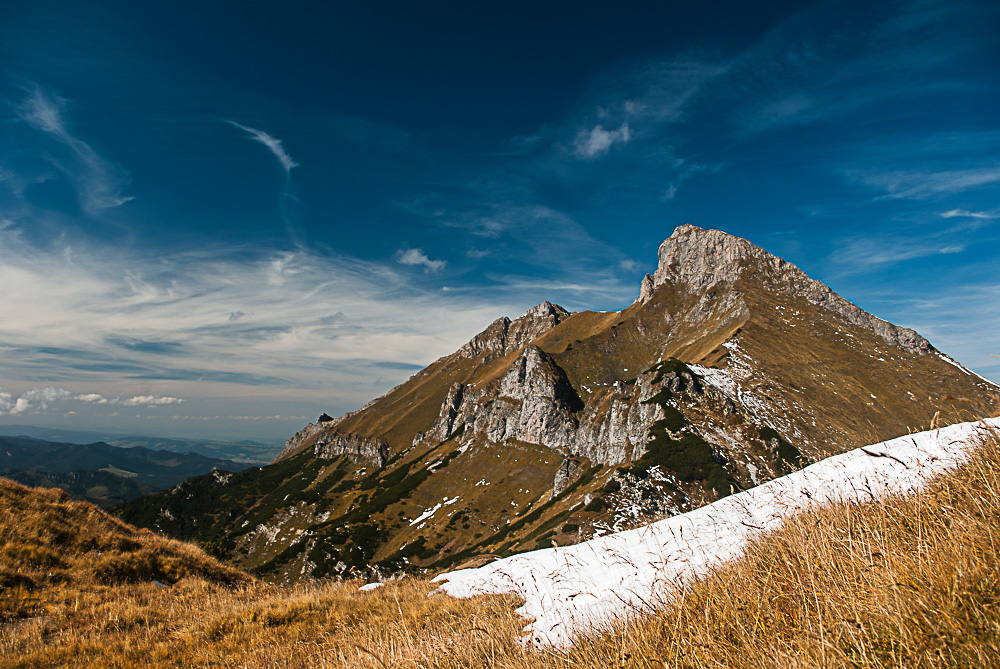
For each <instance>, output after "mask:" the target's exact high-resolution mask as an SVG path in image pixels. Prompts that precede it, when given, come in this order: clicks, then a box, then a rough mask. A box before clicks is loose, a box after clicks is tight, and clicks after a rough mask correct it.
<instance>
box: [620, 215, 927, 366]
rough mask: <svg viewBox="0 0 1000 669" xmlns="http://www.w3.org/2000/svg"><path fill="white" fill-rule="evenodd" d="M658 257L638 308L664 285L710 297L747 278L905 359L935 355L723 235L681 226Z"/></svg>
mask: <svg viewBox="0 0 1000 669" xmlns="http://www.w3.org/2000/svg"><path fill="white" fill-rule="evenodd" d="M658 256H659V265H658V267H657V269H656V272H655V273H654V274H652V275H649V274H647V275H646V277H645V278H644V279H643V281H642V285H641V287H640V292H639V298H638V300H637V302H638V303H639V304H645V303H646V302H648V301H649V300H650V299H651V298H652V296H653V293H654V292H655V291H656V290H657V289H659V288H660V287H661V286H665V285H670V286H675V287H681V286H683V287H684V288H685V289H686V292H688V293H689V294H697V295H705V294H708V293H712V292H714V287H715V286H717V285H719V284H727V285H728V287H729V288H730V289H732V288H733V284H735V283H736V282H737V281H738V280H740V279H744V278H747V277H752V278H750V280H751V281H753V282H754V283H755V284H757V285H758V286H759V287H760V288H762V289H763V292H764V293H765V294H782V295H784V296H792V297H801V298H804V299H805V300H807V301H809V302H810V303H812V304H815V305H817V306H819V307H822V308H823V309H826V310H827V311H831V312H833V313H835V314H837V315H839V316H840V317H841V318H843V319H844V320H845V321H847V322H848V323H851V324H853V325H858V326H861V327H864V328H867V329H869V330H871V331H873V332H874V333H875V334H877V335H878V336H879V337H881V338H882V339H883V340H885V342H886V343H888V344H891V345H893V346H899V347H900V348H902V349H903V350H905V351H907V352H909V353H915V354H917V355H926V354H928V353H933V352H935V350H936V349H935V348H934V347H933V346H932V345H931V343H930V342H928V341H927V340H926V339H925V338H923V337H922V336H920V335H919V334H917V333H916V332H915V331H914V330H911V329H909V328H903V327H898V326H896V325H893V324H891V323H889V322H887V321H884V320H882V319H881V318H877V317H875V316H873V315H871V314H870V313H868V312H867V311H864V310H863V309H861V308H860V307H858V306H857V305H855V304H852V303H851V302H848V301H847V300H845V299H844V298H843V297H841V296H840V295H838V294H837V293H835V292H834V291H833V290H832V289H831V288H830V287H829V286H827V285H826V284H824V283H823V282H821V281H817V280H815V279H812V278H810V277H809V276H808V275H807V274H806V273H805V272H803V271H802V270H801V269H799V268H798V267H796V266H795V265H793V264H792V263H789V262H786V261H785V260H784V259H783V258H779V257H778V256H776V255H774V254H772V253H769V252H768V251H765V250H764V249H762V248H761V247H759V246H757V245H755V244H752V243H751V242H749V241H747V240H746V239H743V238H742V237H737V236H735V235H731V234H729V233H728V232H723V231H722V230H705V229H703V228H699V227H698V226H696V225H691V224H685V225H681V226H679V227H678V228H676V229H675V230H674V232H673V234H671V235H670V237H668V238H667V239H666V240H665V241H664V242H663V243H662V244H661V245H660V249H659V252H658ZM728 292H729V297H730V298H735V297H736V296H737V295H739V291H738V290H730V291H728Z"/></svg>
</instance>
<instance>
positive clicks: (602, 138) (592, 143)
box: [573, 121, 632, 160]
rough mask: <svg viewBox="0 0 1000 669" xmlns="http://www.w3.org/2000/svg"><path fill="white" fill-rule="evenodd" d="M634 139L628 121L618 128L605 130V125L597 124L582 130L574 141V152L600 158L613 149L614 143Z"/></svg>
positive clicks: (583, 155)
mask: <svg viewBox="0 0 1000 669" xmlns="http://www.w3.org/2000/svg"><path fill="white" fill-rule="evenodd" d="M631 139H632V131H631V130H630V129H629V127H628V122H627V121H626V122H624V123H622V124H621V126H619V127H618V129H617V130H605V129H604V126H603V125H596V126H594V127H593V128H591V129H590V130H589V131H588V130H581V131H580V132H579V133H578V134H577V136H576V140H575V141H574V143H573V153H574V154H575V155H577V156H578V157H580V158H585V159H588V160H590V159H593V158H600V157H601V156H604V155H606V154H607V153H608V151H610V150H611V147H612V145H614V144H627V143H628V142H629V141H630V140H631Z"/></svg>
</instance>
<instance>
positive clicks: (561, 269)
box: [0, 0, 1000, 439]
mask: <svg viewBox="0 0 1000 669" xmlns="http://www.w3.org/2000/svg"><path fill="white" fill-rule="evenodd" d="M480 5H483V6H480ZM730 5H733V6H730ZM998 35H1000V6H998V5H997V4H996V3H995V2H991V1H982V2H962V1H949V2H883V1H880V0H875V1H867V2H818V3H808V2H803V3H779V2H772V3H690V2H685V3H679V2H656V3H652V2H650V3H640V2H624V3H616V4H615V5H610V4H607V3H600V4H598V3H592V4H588V3H579V2H577V3H568V2H565V3H564V2H560V3H496V4H493V5H487V4H486V3H457V2H455V3H440V2H437V3H435V2H432V3H419V4H418V3H402V2H396V3H393V2H382V3H376V2H366V3H346V2H344V3H332V2H322V3H321V2H313V3H286V4H285V5H282V6H280V7H279V6H278V5H275V4H274V3H260V2H228V3H222V2H211V3H197V4H195V3H185V2H177V3H135V2H111V1H108V0H94V1H93V2H88V3H71V2H66V3H60V2H49V1H48V0H32V1H31V2H19V1H18V0H13V1H8V2H5V3H3V5H2V7H0V286H2V291H0V313H2V314H3V318H2V321H0V388H2V390H0V414H2V415H0V423H34V424H45V425H56V424H58V425H72V426H77V427H102V428H106V429H115V430H118V431H134V432H144V433H147V434H163V435H177V436H195V437H228V438H259V439H277V438H285V437H287V436H290V434H291V433H292V432H294V431H295V430H296V429H297V428H298V427H300V426H301V425H302V424H304V422H305V421H306V420H311V419H313V418H314V417H315V415H317V414H318V413H320V412H321V411H328V412H330V413H334V414H336V413H340V412H343V411H346V410H350V409H354V408H357V407H358V406H360V405H361V404H363V403H364V402H366V401H367V400H369V399H371V398H372V397H374V396H376V395H379V394H381V393H382V392H384V391H386V390H388V389H389V388H390V387H392V386H393V385H395V384H397V383H399V382H401V381H403V380H405V379H406V378H407V377H408V376H409V375H410V374H412V373H413V372H414V371H416V370H417V369H419V368H421V367H423V366H425V365H426V364H428V363H429V362H431V361H433V360H434V359H436V358H437V357H439V356H441V355H445V354H447V353H449V352H451V351H453V350H454V349H456V348H457V347H458V346H459V345H461V344H462V343H463V342H464V341H466V340H467V339H468V338H469V337H471V336H472V335H473V334H475V333H476V332H478V331H479V330H481V329H482V328H483V327H485V326H486V325H487V324H488V323H489V322H491V321H492V320H493V319H495V318H497V317H498V316H500V315H510V316H512V317H513V316H517V315H519V314H521V313H523V312H524V310H526V309H527V308H528V307H530V306H532V305H534V304H537V303H538V302H540V301H542V300H546V299H547V300H552V301H555V302H558V303H560V304H562V305H563V306H565V307H567V308H569V309H574V310H575V309H587V308H589V309H619V308H622V307H624V306H627V305H628V304H629V303H630V302H631V301H632V300H633V299H634V297H635V296H636V294H637V293H638V286H639V281H640V279H641V278H642V275H643V274H644V273H645V272H648V271H652V270H653V269H654V268H655V263H656V248H657V246H658V245H659V244H660V243H661V242H662V241H663V239H664V238H666V237H667V236H669V235H670V233H671V231H672V230H673V229H674V227H676V226H677V225H680V224H682V223H694V224H695V225H699V226H701V227H706V228H720V229H722V230H726V231H728V232H731V233H733V234H736V235H740V236H743V237H746V238H748V239H750V240H751V241H753V242H755V243H757V244H758V245H761V246H763V247H764V248H767V249H768V250H770V251H772V252H774V253H776V254H778V255H781V256H782V257H784V258H786V259H788V260H789V261H791V262H794V263H795V264H797V265H799V266H800V267H801V268H803V269H804V270H805V271H806V272H808V273H809V274H810V275H811V276H813V277H815V278H818V279H821V280H823V281H825V282H826V283H828V284H829V285H830V286H832V287H833V288H834V289H835V290H837V291H838V292H840V293H841V294H842V295H844V296H845V297H847V298H848V299H850V300H852V301H854V302H855V303H857V304H859V305H861V306H862V307H864V308H865V309H868V310H869V311H871V312H873V313H875V314H876V315H878V316H881V317H883V318H886V319H888V320H890V321H892V322H895V323H898V324H901V325H906V326H910V327H913V328H915V329H917V330H918V331H919V332H921V333H922V334H924V335H925V336H927V337H928V338H929V339H931V341H932V342H933V343H934V344H935V345H936V346H938V347H939V348H940V349H942V350H943V351H945V352H947V353H949V354H951V355H953V356H954V357H956V358H957V359H959V360H960V361H962V362H963V363H965V364H966V365H968V366H969V367H971V368H972V369H974V370H976V371H978V372H980V373H982V374H984V375H985V376H987V377H989V378H992V379H994V380H1000V364H998V363H1000V360H998V359H996V358H991V357H990V356H991V355H993V356H995V355H1000V336H998V334H997V333H998V332H1000V272H998V268H1000V245H998V241H1000V222H998V221H1000V68H998V67H997V63H998V62H1000V38H998V37H997V36H998Z"/></svg>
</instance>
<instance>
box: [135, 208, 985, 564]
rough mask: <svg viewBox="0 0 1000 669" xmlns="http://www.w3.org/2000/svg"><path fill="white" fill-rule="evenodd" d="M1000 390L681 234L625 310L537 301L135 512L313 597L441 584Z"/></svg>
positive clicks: (976, 409) (795, 281)
mask: <svg viewBox="0 0 1000 669" xmlns="http://www.w3.org/2000/svg"><path fill="white" fill-rule="evenodd" d="M998 396H1000V387H998V386H997V385H996V384H994V383H992V382H990V381H988V380H986V379H984V378H982V377H980V376H978V375H977V374H975V373H973V372H971V371H970V370H968V369H966V368H964V367H963V366H961V365H960V364H958V363H957V362H955V361H954V360H952V359H951V358H949V357H948V356H946V355H944V354H943V353H941V352H939V351H938V350H936V349H935V348H934V347H933V346H932V345H931V344H930V343H929V342H928V341H927V340H926V339H924V338H923V337H921V336H920V335H919V334H917V333H916V332H914V331H913V330H909V329H907V328H902V327H897V326H895V325H892V324H891V323H888V322H886V321H884V320H881V319H879V318H877V317H875V316H872V315H871V314H869V313H867V312H865V311H863V310H862V309H860V308H859V307H857V306H856V305H854V304H851V303H850V302H848V301H847V300H845V299H844V298H842V297H841V296H839V295H838V294H836V293H835V292H833V291H832V290H831V289H830V288H829V287H827V286H826V285H824V284H822V283H820V282H819V281H815V280H813V279H811V278H809V277H808V276H806V274H805V273H804V272H802V271H801V270H799V269H798V268H797V267H795V266H794V265H792V264H790V263H787V262H786V261H784V260H782V259H781V258H778V257H776V256H774V255H771V254H770V253H768V252H766V251H764V250H763V249H761V248H759V247H757V246H754V245H753V244H751V243H750V242H748V241H746V240H744V239H740V238H737V237H734V236H732V235H728V234H726V233H724V232H721V231H718V230H702V229H700V228H697V227H695V226H690V225H686V226H682V227H680V228H678V229H677V230H675V231H674V233H673V234H672V235H671V236H670V238H669V239H667V240H666V241H665V242H664V243H663V244H662V245H661V247H660V249H659V264H658V268H657V269H656V271H655V273H653V274H647V275H646V277H645V279H643V281H642V285H641V286H640V290H639V297H638V298H637V299H636V300H635V302H634V303H633V304H631V305H630V306H628V307H627V308H625V309H623V310H621V311H615V312H593V311H583V312H578V313H570V312H568V311H566V310H565V309H563V308H561V307H559V306H557V305H554V304H550V303H548V302H543V303H542V304H540V305H538V306H537V307H534V308H533V309H531V310H529V311H528V312H527V313H526V314H525V315H524V316H522V317H520V318H518V319H515V320H510V319H508V318H500V319H498V320H497V321H495V322H494V323H493V324H491V325H490V326H489V327H488V328H486V329H485V330H484V331H483V332H481V333H480V334H479V335H477V336H476V337H474V338H473V339H472V340H471V341H469V342H468V343H467V344H466V345H464V346H463V347H462V348H460V349H459V350H458V351H456V352H455V353H453V354H451V355H449V356H446V357H444V358H441V359H440V360H437V361H436V362H434V363H432V364H431V365H430V366H428V367H427V368H425V369H424V370H422V371H420V372H418V373H416V374H415V375H414V376H412V377H411V378H410V379H409V380H408V381H406V382H405V383H403V384H401V385H400V386H397V387H396V388H394V389H393V390H391V391H390V392H389V393H387V394H386V395H384V396H382V397H380V398H377V399H375V400H373V401H372V402H370V403H369V404H368V405H366V406H364V407H362V408H361V409H360V410H358V411H355V412H351V413H348V414H345V415H343V416H341V417H339V418H336V419H334V418H331V417H330V416H326V415H324V416H322V417H321V419H320V420H319V421H317V422H316V423H314V424H310V425H308V426H306V427H305V428H304V429H303V430H301V431H300V432H299V433H298V434H296V435H295V436H294V437H293V438H292V439H290V440H289V441H288V443H287V445H286V447H285V449H284V451H282V453H281V455H280V456H279V457H278V458H277V459H276V460H275V462H274V463H272V464H271V465H269V466H267V467H264V468H262V469H252V470H246V471H244V472H240V473H237V474H234V475H233V476H231V477H227V478H223V477H218V476H201V477H198V478H194V479H191V480H189V481H185V482H184V483H183V484H181V485H180V486H179V487H177V488H175V489H174V490H173V491H171V492H170V493H160V494H157V495H153V496H151V497H145V498H141V499H137V500H133V501H132V502H129V503H126V504H124V505H122V506H121V507H120V509H119V512H120V514H121V515H122V517H123V518H125V519H126V520H128V521H129V522H132V523H135V524H138V525H142V526H146V527H150V528H155V529H158V530H161V531H163V532H166V533H168V534H170V535H172V536H176V537H179V538H185V539H196V540H199V541H202V542H212V545H214V546H217V547H220V548H221V549H222V550H223V551H225V552H227V553H228V555H229V556H230V557H231V558H232V559H234V560H236V561H238V562H239V563H240V564H241V565H243V566H245V567H250V568H253V569H255V570H257V571H258V572H260V573H267V574H271V575H272V576H273V577H274V578H281V579H287V580H297V579H302V578H309V577H319V576H325V575H337V574H340V575H346V574H350V573H354V572H366V571H371V570H383V571H395V570H400V569H425V568H426V569H435V570H436V569H442V568H445V567H449V566H455V565H474V564H477V563H479V562H482V561H484V560H489V559H491V558H492V557H493V556H497V555H500V556H504V555H509V554H512V553H516V552H521V551H526V550H531V549H534V548H539V547H548V546H551V545H565V544H571V543H576V542H578V541H580V540H582V539H586V538H589V537H592V536H594V535H599V534H603V533H607V532H610V531H613V530H616V529H621V528H624V527H628V526H632V525H639V524H643V523H646V522H648V521H649V520H651V519H654V518H659V517H663V516H668V515H673V514H677V513H681V512H684V511H688V510H690V509H693V508H696V507H698V506H701V505H703V504H705V503H707V502H710V501H712V500H714V499H718V498H720V497H724V496H726V495H729V494H731V493H732V492H734V491H738V490H745V489H748V488H752V487H754V486H756V485H758V484H760V483H763V482H765V481H768V480H771V479H773V478H775V477H777V476H780V475H782V474H785V473H788V472H789V471H791V470H793V469H796V468H799V467H801V466H803V465H805V464H808V463H810V462H813V461H816V460H818V459H821V458H824V457H826V456H829V455H832V454H835V453H841V452H844V451H846V450H849V449H851V448H853V447H855V446H859V445H862V444H868V443H874V442H877V441H880V440H883V439H887V438H891V437H896V436H899V435H901V434H906V433H908V432H911V431H917V430H920V429H922V428H926V427H928V426H931V425H939V424H946V423H951V422H958V421H961V420H970V419H974V418H978V417H982V416H987V415H993V414H995V413H996V412H997V410H998V408H1000V397H998Z"/></svg>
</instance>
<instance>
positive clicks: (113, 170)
mask: <svg viewBox="0 0 1000 669" xmlns="http://www.w3.org/2000/svg"><path fill="white" fill-rule="evenodd" d="M68 105H69V103H68V101H67V100H66V99H65V98H62V97H60V96H58V95H56V94H54V93H50V92H47V91H45V90H43V89H42V88H41V87H36V88H35V89H34V90H33V91H32V93H31V94H30V95H29V96H28V97H27V98H25V99H24V100H22V101H21V103H20V104H18V105H16V107H15V109H16V112H17V115H18V118H19V119H20V120H21V121H23V122H24V123H27V124H28V125H30V126H31V127H33V128H35V129H36V130H39V131H41V132H43V133H45V134H46V135H47V136H48V137H50V138H52V139H54V140H56V142H58V143H59V144H61V145H62V146H64V147H66V148H68V149H69V153H68V154H67V155H63V156H59V155H55V154H54V155H53V156H52V157H51V160H52V161H53V162H54V164H55V165H56V167H58V168H59V170H61V171H62V172H63V173H64V174H66V176H67V177H68V178H69V179H70V180H71V181H72V182H73V184H74V186H75V187H76V190H77V195H78V197H79V200H80V205H81V207H82V209H83V210H84V211H85V212H87V213H88V214H91V215H94V214H97V213H99V212H100V211H101V210H103V209H109V208H114V207H119V206H121V205H123V204H125V203H126V202H128V201H130V200H132V199H133V198H132V197H131V196H128V195H125V194H124V191H125V189H126V188H128V186H129V184H130V182H131V179H130V177H129V174H128V172H126V171H125V170H124V169H123V168H121V167H119V166H118V165H115V164H114V163H112V162H110V161H108V160H106V159H105V158H103V157H102V156H100V155H99V154H98V153H97V152H96V151H95V150H94V149H93V148H92V147H91V146H90V144H88V143H87V142H85V141H84V140H82V139H80V138H79V137H77V136H76V135H74V134H73V133H72V132H71V131H70V129H69V123H68V121H67V119H66V114H65V112H66V108H67V107H68Z"/></svg>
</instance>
